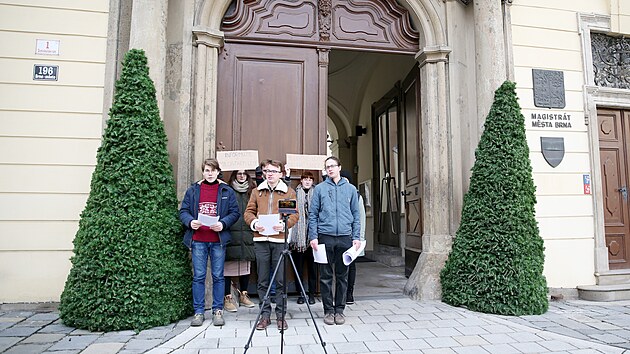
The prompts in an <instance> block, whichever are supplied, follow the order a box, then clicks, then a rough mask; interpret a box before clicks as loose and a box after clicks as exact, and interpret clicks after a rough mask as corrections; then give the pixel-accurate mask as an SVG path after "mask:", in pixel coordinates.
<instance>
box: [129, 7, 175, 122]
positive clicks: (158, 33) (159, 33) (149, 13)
mask: <svg viewBox="0 0 630 354" xmlns="http://www.w3.org/2000/svg"><path fill="white" fill-rule="evenodd" d="M167 13H168V0H134V1H133V9H132V11H131V28H130V35H129V49H143V50H144V51H145V53H146V55H147V58H148V61H149V76H150V77H151V80H153V83H154V84H155V91H156V97H157V103H158V108H159V109H160V117H161V118H164V112H163V111H164V86H165V83H164V81H165V74H164V68H165V67H166V21H167Z"/></svg>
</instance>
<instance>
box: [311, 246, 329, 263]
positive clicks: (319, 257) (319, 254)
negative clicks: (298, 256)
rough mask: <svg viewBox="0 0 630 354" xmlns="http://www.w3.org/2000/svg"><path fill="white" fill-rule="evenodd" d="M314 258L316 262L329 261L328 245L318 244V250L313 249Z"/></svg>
mask: <svg viewBox="0 0 630 354" xmlns="http://www.w3.org/2000/svg"><path fill="white" fill-rule="evenodd" d="M313 258H314V259H315V263H322V264H327V263H328V257H326V245H325V244H323V243H321V244H319V245H317V251H315V249H313Z"/></svg>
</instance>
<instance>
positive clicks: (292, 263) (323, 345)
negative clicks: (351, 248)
mask: <svg viewBox="0 0 630 354" xmlns="http://www.w3.org/2000/svg"><path fill="white" fill-rule="evenodd" d="M286 255H287V256H288V257H289V260H290V261H291V265H292V266H293V271H294V272H295V274H298V271H297V267H296V266H295V262H294V261H293V257H292V256H291V252H289V251H287V253H286ZM296 279H297V281H298V284H299V285H300V294H301V295H302V296H304V297H306V291H304V285H303V284H302V279H300V277H296ZM306 308H308V313H309V314H310V315H311V319H312V320H313V326H315V331H316V332H317V336H318V337H319V342H320V343H321V344H322V348H324V353H326V354H328V352H327V351H326V342H324V339H323V338H322V334H321V333H320V332H319V327H317V323H316V322H315V316H313V311H311V305H310V304H309V303H308V301H306Z"/></svg>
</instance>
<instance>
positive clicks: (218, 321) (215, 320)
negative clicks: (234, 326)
mask: <svg viewBox="0 0 630 354" xmlns="http://www.w3.org/2000/svg"><path fill="white" fill-rule="evenodd" d="M212 324H213V325H215V326H223V325H224V324H225V320H224V319H223V310H214V313H213V314H212Z"/></svg>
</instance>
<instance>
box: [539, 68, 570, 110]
mask: <svg viewBox="0 0 630 354" xmlns="http://www.w3.org/2000/svg"><path fill="white" fill-rule="evenodd" d="M532 78H533V82H534V105H535V106H536V107H541V108H564V107H565V106H566V101H565V98H564V73H563V72H562V71H557V70H540V69H532Z"/></svg>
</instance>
